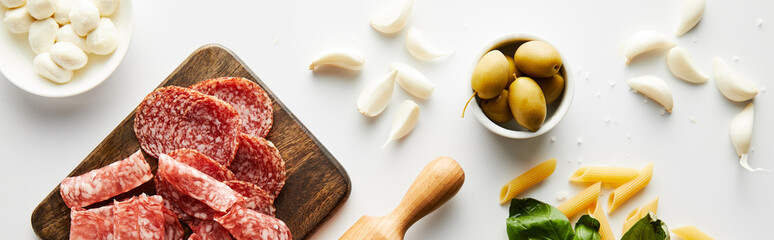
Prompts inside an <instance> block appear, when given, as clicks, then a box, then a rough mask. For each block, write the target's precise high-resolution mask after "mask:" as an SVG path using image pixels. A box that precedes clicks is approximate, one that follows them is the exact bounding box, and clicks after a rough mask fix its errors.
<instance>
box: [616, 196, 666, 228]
mask: <svg viewBox="0 0 774 240" xmlns="http://www.w3.org/2000/svg"><path fill="white" fill-rule="evenodd" d="M649 212H652V213H653V214H657V213H658V197H656V198H654V199H653V200H650V202H648V203H647V204H645V206H642V207H638V208H635V209H634V210H632V211H631V212H629V215H626V220H625V221H624V226H623V232H626V231H629V228H632V226H634V224H635V223H637V221H639V220H640V219H642V218H644V217H645V215H648V213H649Z"/></svg>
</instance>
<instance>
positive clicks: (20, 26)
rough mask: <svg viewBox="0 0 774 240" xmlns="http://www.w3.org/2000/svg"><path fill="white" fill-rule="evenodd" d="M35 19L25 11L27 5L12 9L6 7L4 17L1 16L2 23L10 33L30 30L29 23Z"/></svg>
mask: <svg viewBox="0 0 774 240" xmlns="http://www.w3.org/2000/svg"><path fill="white" fill-rule="evenodd" d="M34 21H35V18H33V17H32V16H30V13H29V12H27V7H24V6H22V7H20V8H14V9H8V10H7V11H5V18H3V24H5V27H7V28H8V30H9V31H11V32H12V33H26V32H29V31H30V25H31V24H32V22H34Z"/></svg>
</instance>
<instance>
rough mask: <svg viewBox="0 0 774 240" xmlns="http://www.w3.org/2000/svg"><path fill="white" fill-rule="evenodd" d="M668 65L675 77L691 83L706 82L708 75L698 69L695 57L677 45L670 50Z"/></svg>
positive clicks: (667, 59)
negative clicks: (694, 61)
mask: <svg viewBox="0 0 774 240" xmlns="http://www.w3.org/2000/svg"><path fill="white" fill-rule="evenodd" d="M666 63H667V66H668V67H669V70H670V71H672V74H674V75H675V77H677V78H679V79H682V80H684V81H686V82H689V83H705V82H707V79H708V77H707V75H705V74H704V73H702V72H700V71H699V70H698V69H696V66H695V65H694V63H693V58H691V55H690V54H688V50H685V48H683V47H680V46H677V47H673V48H672V49H671V50H669V53H668V54H667V58H666Z"/></svg>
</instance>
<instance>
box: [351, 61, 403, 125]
mask: <svg viewBox="0 0 774 240" xmlns="http://www.w3.org/2000/svg"><path fill="white" fill-rule="evenodd" d="M396 75H398V71H395V70H393V71H392V72H390V73H388V74H386V75H383V76H381V77H379V79H377V80H375V81H373V82H370V83H368V85H366V87H365V88H363V90H362V91H361V92H360V96H358V97H357V110H358V111H359V112H360V114H363V115H365V116H367V117H375V116H378V115H379V114H381V113H382V112H383V111H384V109H385V108H387V104H388V103H390V98H392V92H393V91H394V89H395V76H396Z"/></svg>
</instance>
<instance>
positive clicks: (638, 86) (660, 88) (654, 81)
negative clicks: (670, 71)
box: [629, 76, 674, 112]
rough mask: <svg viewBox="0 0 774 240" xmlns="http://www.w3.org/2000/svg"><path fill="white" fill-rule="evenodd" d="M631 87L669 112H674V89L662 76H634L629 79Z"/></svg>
mask: <svg viewBox="0 0 774 240" xmlns="http://www.w3.org/2000/svg"><path fill="white" fill-rule="evenodd" d="M629 87H631V88H632V89H633V90H635V91H637V92H639V93H641V94H642V95H645V96H646V97H649V98H651V99H653V101H656V102H657V103H658V104H661V106H664V108H665V109H666V111H667V112H672V107H673V106H674V102H673V100H672V90H671V89H670V88H669V85H667V84H666V82H664V80H661V78H658V77H655V76H641V77H636V78H632V79H629Z"/></svg>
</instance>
